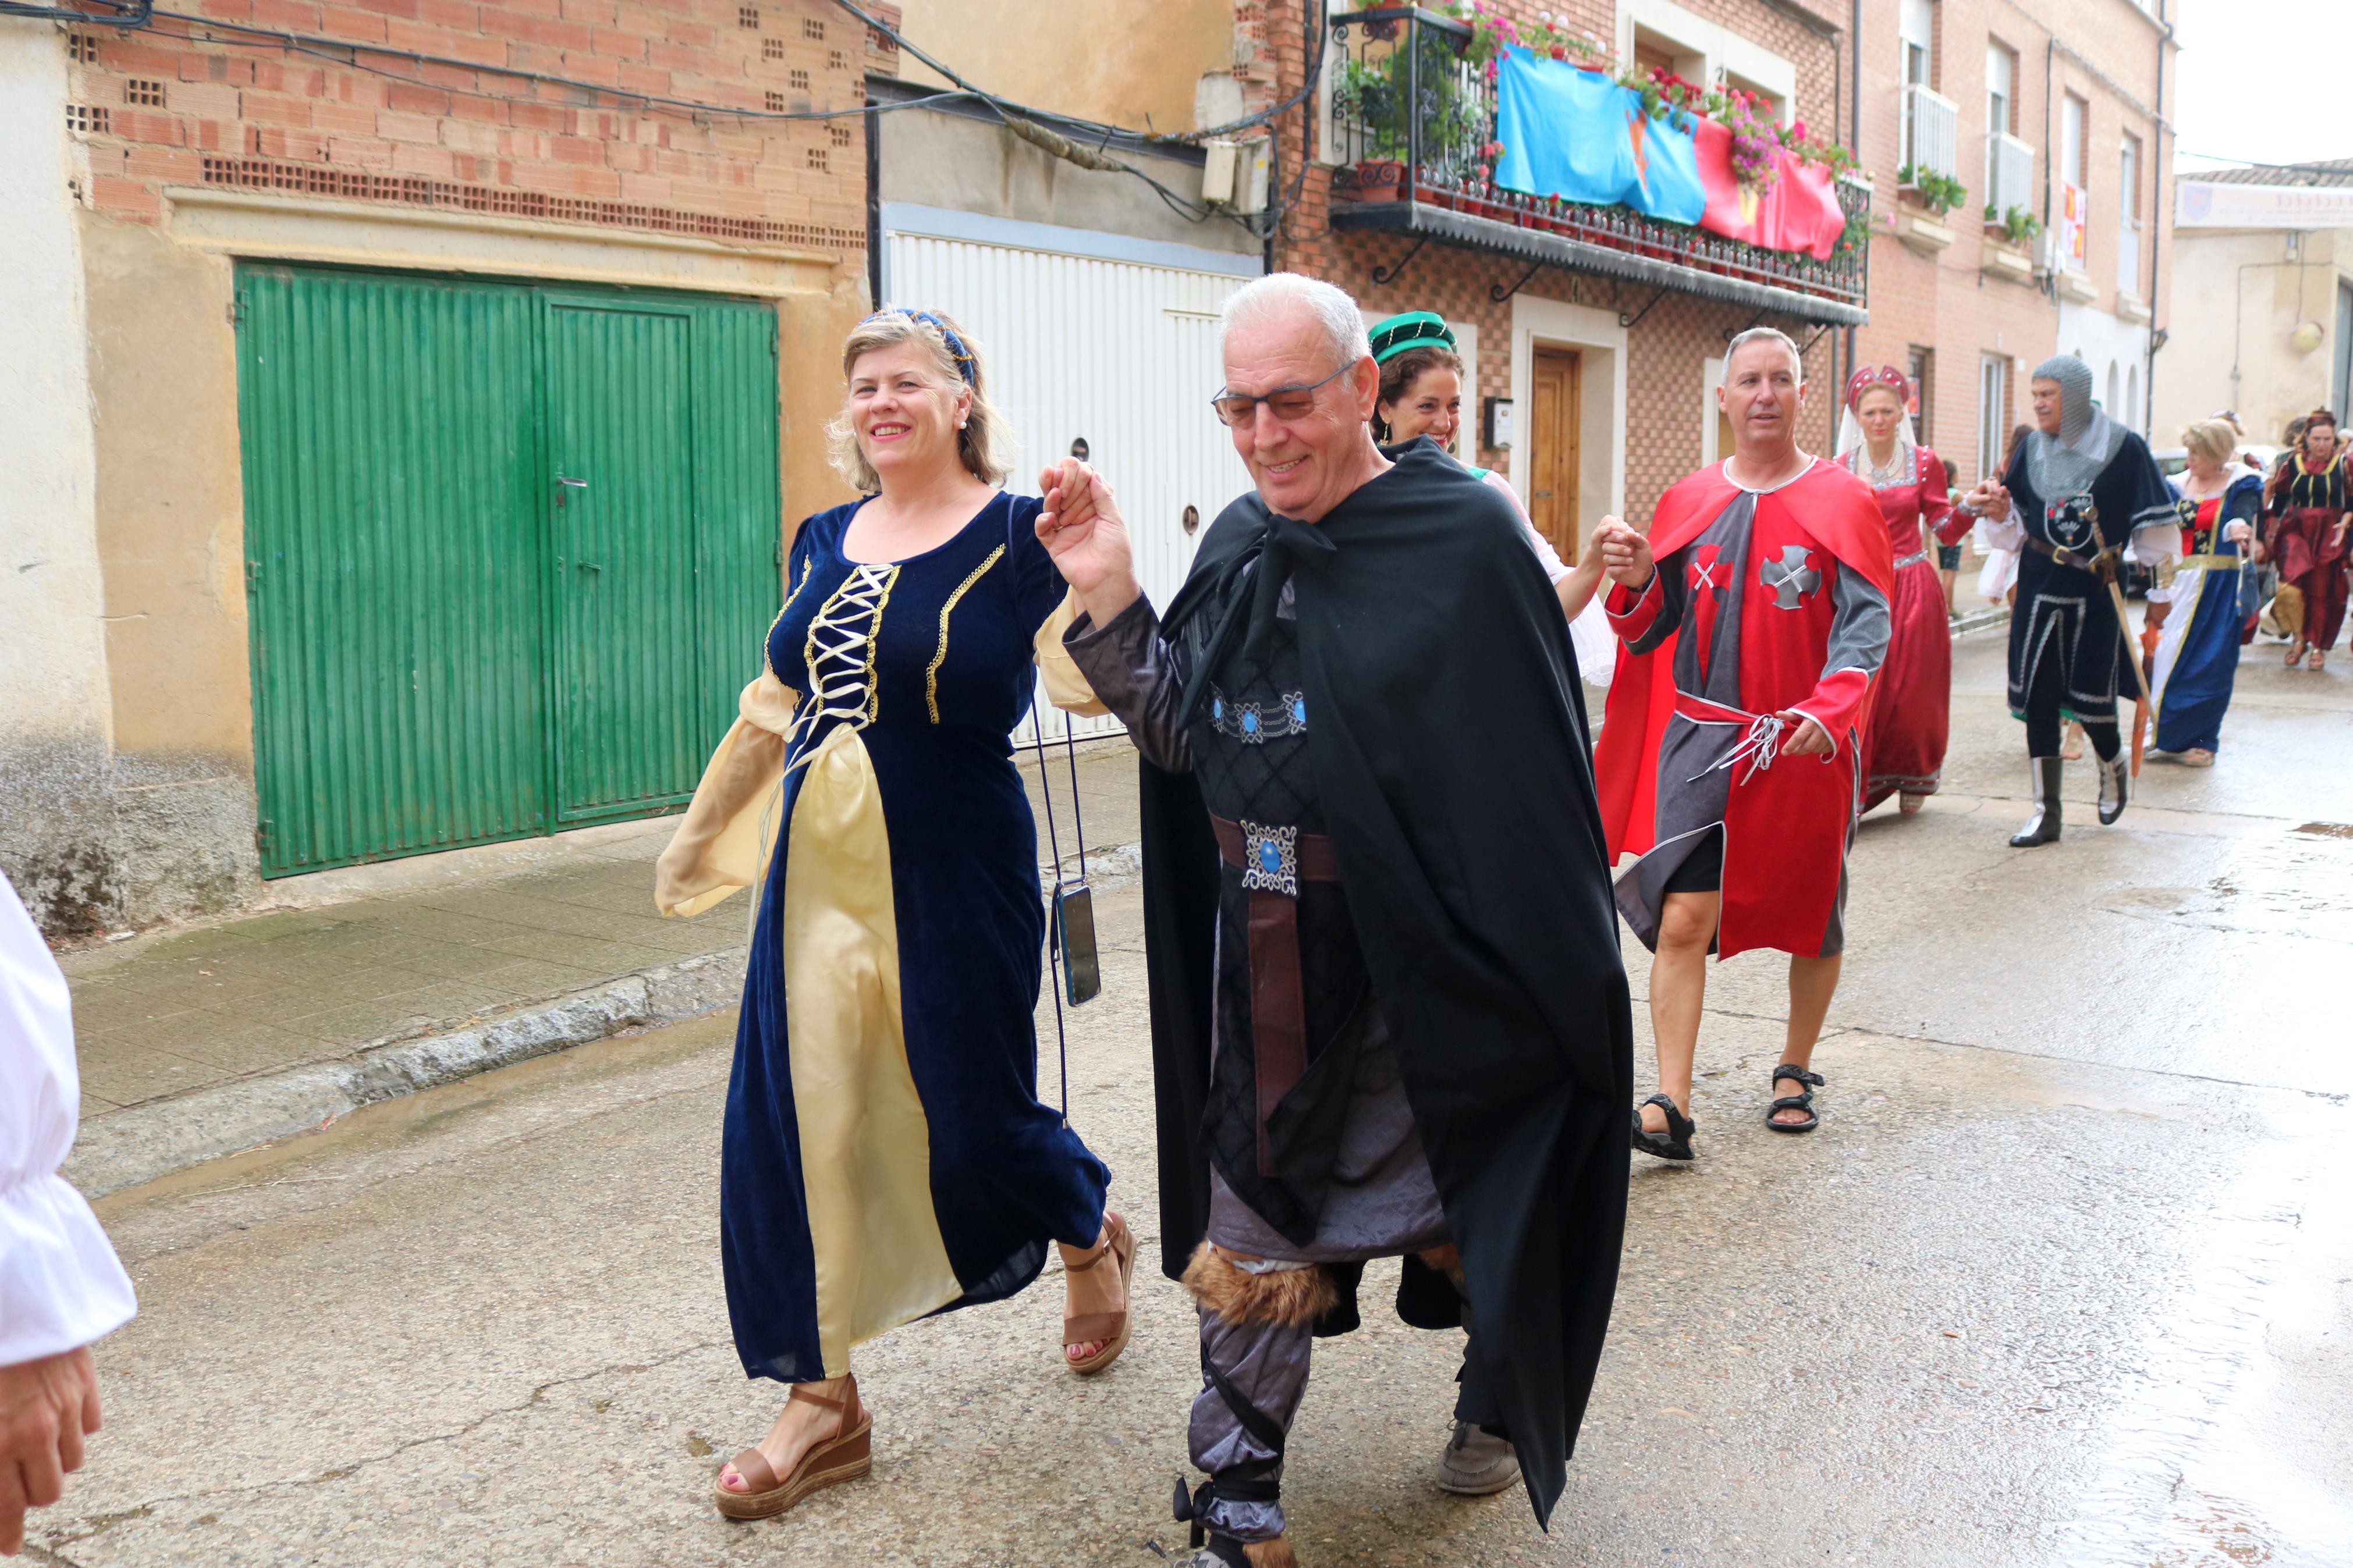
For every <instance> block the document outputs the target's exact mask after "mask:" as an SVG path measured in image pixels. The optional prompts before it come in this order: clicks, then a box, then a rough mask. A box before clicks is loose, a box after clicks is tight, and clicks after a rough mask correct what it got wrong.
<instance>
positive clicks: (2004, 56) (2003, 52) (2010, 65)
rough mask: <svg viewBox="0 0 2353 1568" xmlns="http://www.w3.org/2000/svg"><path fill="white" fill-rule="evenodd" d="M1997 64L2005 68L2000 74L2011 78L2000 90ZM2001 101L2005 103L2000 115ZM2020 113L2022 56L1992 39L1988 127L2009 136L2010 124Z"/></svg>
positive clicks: (1988, 64) (1989, 43)
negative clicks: (2019, 78) (2020, 63)
mask: <svg viewBox="0 0 2353 1568" xmlns="http://www.w3.org/2000/svg"><path fill="white" fill-rule="evenodd" d="M1997 64H1999V65H2000V67H2001V73H2000V74H2002V75H2005V76H2007V77H2008V78H2009V80H2008V81H2006V82H2004V83H2003V84H2002V86H2001V89H2000V91H1996V90H1995V89H1994V77H1995V74H1996V73H1995V69H1994V68H1995V66H1996V65H1997ZM1997 103H1999V104H2000V106H2001V108H2000V112H1999V113H1998V114H1997V113H1996V111H1995V109H1994V105H1995V104H1997ZM2017 115H2018V56H2017V54H2016V53H2015V52H2014V51H2012V50H2011V48H2010V46H2009V45H2008V44H2005V43H2003V42H2002V41H2001V40H2000V39H1999V38H1988V39H1987V40H1986V129H1987V130H1988V131H1990V132H1997V133H1998V134H2000V135H2004V136H2007V135H2009V134H2010V124H2011V122H2012V121H2014V120H2015V119H2016V118H2017Z"/></svg>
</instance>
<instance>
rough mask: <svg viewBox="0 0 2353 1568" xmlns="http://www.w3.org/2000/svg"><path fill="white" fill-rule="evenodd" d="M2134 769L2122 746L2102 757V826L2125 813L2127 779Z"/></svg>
mask: <svg viewBox="0 0 2353 1568" xmlns="http://www.w3.org/2000/svg"><path fill="white" fill-rule="evenodd" d="M2131 771H2132V763H2130V762H2128V761H2126V757H2125V753H2124V752H2123V750H2122V749H2121V748H2119V749H2118V751H2117V752H2116V755H2115V756H2113V757H2102V758H2101V759H2100V826H2103V827H2105V826H2108V824H2110V823H2112V822H2114V821H2115V820H2116V818H2117V817H2119V816H2123V815H2124V814H2125V794H2126V788H2125V780H2126V777H2127V775H2128V774H2129V773H2131Z"/></svg>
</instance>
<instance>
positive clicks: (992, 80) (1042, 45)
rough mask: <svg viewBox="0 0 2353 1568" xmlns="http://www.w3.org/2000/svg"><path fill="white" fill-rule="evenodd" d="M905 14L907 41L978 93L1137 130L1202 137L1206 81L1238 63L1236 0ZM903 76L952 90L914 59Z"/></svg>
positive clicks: (1063, 0)
mask: <svg viewBox="0 0 2353 1568" xmlns="http://www.w3.org/2000/svg"><path fill="white" fill-rule="evenodd" d="M1014 12H1018V23H1017V22H1015V21H1013V20H1010V19H1009V17H1010V16H1011V15H1012V14H1013V13H1014ZM901 15H902V21H901V23H900V28H899V30H900V32H901V34H902V36H903V37H906V38H907V39H908V40H909V41H910V42H912V43H913V44H915V45H917V46H918V47H921V48H922V49H923V51H924V52H925V53H926V54H929V55H932V56H933V57H934V58H938V59H941V60H944V61H945V62H947V63H948V64H949V65H951V66H954V67H955V69H956V71H957V73H958V74H959V75H961V76H963V77H964V78H965V79H966V80H968V81H971V82H972V83H974V84H975V85H976V86H977V87H980V88H982V89H985V90H987V91H988V92H992V93H997V94H1000V95H1002V96H1004V97H1006V98H1008V99H1010V100H1013V101H1015V102H1017V103H1024V104H1028V105H1029V107H1030V108H1032V109H1044V110H1052V111H1053V112H1055V113H1057V114H1067V115H1071V116H1073V117H1075V118H1077V119H1081V120H1092V121H1100V122H1102V123H1103V124H1106V125H1121V126H1125V127H1127V128H1129V129H1131V130H1138V131H1142V130H1154V131H1191V130H1194V129H1196V128H1197V127H1196V125H1195V121H1194V104H1195V101H1196V94H1197V93H1198V91H1199V88H1200V83H1201V79H1203V78H1204V77H1229V76H1230V75H1231V73H1232V70H1233V68H1234V65H1235V59H1234V50H1235V47H1236V44H1235V33H1234V6H1233V0H1023V3H1022V4H1021V5H1018V6H1017V7H1012V8H1010V10H1008V8H1007V7H1002V6H996V5H976V4H974V3H973V0H902V6H901ZM900 70H901V74H902V75H903V76H905V77H906V78H907V79H909V80H911V81H921V82H932V83H936V84H938V85H941V86H945V85H946V83H945V81H944V80H943V79H941V78H940V77H939V76H938V75H937V74H936V73H934V71H932V70H931V69H930V68H927V67H925V66H924V65H923V62H922V61H920V60H918V59H916V58H914V57H913V55H906V56H905V57H904V58H902V62H901V66H900ZM1210 96H1211V99H1212V100H1213V101H1214V100H1215V98H1216V96H1217V95H1215V94H1212V95H1210Z"/></svg>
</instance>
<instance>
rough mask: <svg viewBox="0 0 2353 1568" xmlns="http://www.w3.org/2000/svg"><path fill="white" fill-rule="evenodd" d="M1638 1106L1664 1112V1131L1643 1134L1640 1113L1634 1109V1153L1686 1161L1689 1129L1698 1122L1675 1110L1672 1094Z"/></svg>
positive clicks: (1688, 1148)
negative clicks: (1652, 1106) (1665, 1125)
mask: <svg viewBox="0 0 2353 1568" xmlns="http://www.w3.org/2000/svg"><path fill="white" fill-rule="evenodd" d="M1642 1103H1643V1104H1644V1105H1655V1106H1657V1107H1659V1108H1660V1109H1661V1110H1664V1111H1665V1112H1666V1113H1667V1130H1666V1131H1664V1132H1651V1131H1645V1130H1644V1128H1643V1126H1642V1113H1641V1110H1636V1111H1635V1112H1634V1150H1635V1152H1637V1153H1641V1154H1655V1155H1657V1156H1658V1157H1659V1158H1660V1159H1662V1160H1688V1159H1690V1158H1691V1157H1692V1146H1691V1135H1692V1129H1694V1128H1695V1127H1697V1126H1698V1125H1699V1123H1698V1122H1696V1121H1693V1120H1692V1119H1691V1118H1690V1117H1688V1116H1685V1115H1684V1114H1683V1112H1682V1111H1680V1110H1676V1109H1675V1101H1674V1097H1673V1096H1672V1095H1668V1094H1654V1095H1652V1096H1651V1098H1650V1099H1648V1100H1644V1101H1642Z"/></svg>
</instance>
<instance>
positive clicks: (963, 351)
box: [858, 305, 980, 387]
mask: <svg viewBox="0 0 2353 1568" xmlns="http://www.w3.org/2000/svg"><path fill="white" fill-rule="evenodd" d="M885 316H904V317H906V318H907V320H909V321H913V322H916V323H917V324H919V325H922V326H926V327H929V328H931V329H932V331H934V332H936V333H938V334H939V339H940V342H941V343H942V344H943V345H944V346H945V347H946V349H947V351H948V357H949V358H950V359H952V360H954V361H955V367H956V374H958V375H961V376H963V377H964V384H965V385H966V386H975V387H976V386H978V385H979V384H980V383H979V382H978V380H976V372H977V364H978V362H976V360H975V359H974V358H973V357H972V351H971V350H970V349H968V348H966V347H965V345H964V340H963V339H962V338H960V337H958V336H956V332H955V328H954V327H951V326H949V325H948V324H947V323H946V322H945V321H942V320H940V318H939V317H937V316H935V315H934V314H933V313H932V312H931V311H929V310H907V309H905V308H904V307H902V306H898V305H885V306H883V307H882V308H881V310H877V311H875V312H874V313H873V314H872V315H871V316H869V317H867V318H866V321H860V322H859V323H858V324H859V325H860V326H861V327H862V326H864V325H866V322H867V321H881V319H882V318H883V317H885Z"/></svg>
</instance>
